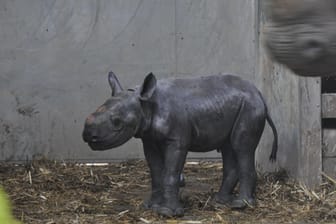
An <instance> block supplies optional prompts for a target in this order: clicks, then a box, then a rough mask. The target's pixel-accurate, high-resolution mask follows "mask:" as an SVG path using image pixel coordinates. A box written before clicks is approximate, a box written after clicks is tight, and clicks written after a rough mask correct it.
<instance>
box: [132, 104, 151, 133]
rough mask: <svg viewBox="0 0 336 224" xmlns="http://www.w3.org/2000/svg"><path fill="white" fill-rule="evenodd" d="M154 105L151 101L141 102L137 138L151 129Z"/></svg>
mask: <svg viewBox="0 0 336 224" xmlns="http://www.w3.org/2000/svg"><path fill="white" fill-rule="evenodd" d="M152 106H153V105H152V103H151V102H141V110H140V119H139V123H138V126H137V127H136V130H135V134H134V137H135V138H142V137H143V136H144V135H145V133H146V132H147V131H148V130H149V128H150V126H151V123H152V112H151V111H152V110H151V107H152Z"/></svg>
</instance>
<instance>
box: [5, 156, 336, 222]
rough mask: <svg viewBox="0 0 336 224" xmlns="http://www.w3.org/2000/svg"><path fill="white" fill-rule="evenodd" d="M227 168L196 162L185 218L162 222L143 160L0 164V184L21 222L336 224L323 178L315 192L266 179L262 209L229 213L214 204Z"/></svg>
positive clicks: (334, 186)
mask: <svg viewBox="0 0 336 224" xmlns="http://www.w3.org/2000/svg"><path fill="white" fill-rule="evenodd" d="M221 167H222V166H221V163H219V162H191V163H187V164H186V166H185V170H184V173H185V176H186V186H185V187H184V188H181V199H182V202H183V204H184V208H185V216H184V217H181V218H176V219H175V218H170V219H168V218H164V217H160V216H158V215H156V214H155V213H153V212H151V211H148V210H145V209H144V208H143V207H142V203H143V200H144V199H145V198H146V197H147V196H148V194H149V192H150V187H149V186H150V179H149V172H148V168H147V165H146V163H145V162H144V161H140V160H133V161H127V162H122V163H113V164H108V165H105V166H91V165H86V164H78V163H61V162H55V161H48V160H38V161H33V162H32V163H29V164H26V165H15V164H9V163H2V164H0V185H2V186H3V187H4V188H5V190H6V192H7V193H8V195H9V197H10V199H11V202H12V205H13V213H14V215H15V216H16V217H17V219H19V220H21V221H22V223H43V224H53V223H55V224H56V223H57V224H60V223H64V224H71V223H73V224H79V223H94V224H97V223H98V224H105V223H186V224H187V223H188V224H192V223H195V224H197V223H230V224H231V223H232V224H233V223H336V183H335V180H334V179H332V178H328V177H327V176H325V177H324V180H323V183H322V185H321V186H320V187H319V188H317V189H315V190H314V191H312V190H308V189H307V188H306V187H304V186H302V185H300V184H298V183H295V182H293V181H292V180H290V179H289V178H287V176H286V174H285V173H284V172H280V173H276V174H269V175H264V176H260V177H259V180H258V187H257V207H255V208H247V209H245V210H231V209H229V208H225V207H216V206H214V203H212V201H211V198H212V196H213V194H214V192H216V191H217V190H218V188H219V185H220V182H221Z"/></svg>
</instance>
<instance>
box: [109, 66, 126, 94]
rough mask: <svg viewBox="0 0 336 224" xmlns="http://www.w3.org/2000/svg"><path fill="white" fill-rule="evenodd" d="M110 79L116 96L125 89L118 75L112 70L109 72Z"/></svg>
mask: <svg viewBox="0 0 336 224" xmlns="http://www.w3.org/2000/svg"><path fill="white" fill-rule="evenodd" d="M108 81H109V84H110V87H111V90H112V96H115V95H116V94H117V93H119V92H121V91H123V88H122V87H121V85H120V82H119V80H118V78H117V76H116V75H115V74H114V73H113V72H112V71H111V72H109V74H108Z"/></svg>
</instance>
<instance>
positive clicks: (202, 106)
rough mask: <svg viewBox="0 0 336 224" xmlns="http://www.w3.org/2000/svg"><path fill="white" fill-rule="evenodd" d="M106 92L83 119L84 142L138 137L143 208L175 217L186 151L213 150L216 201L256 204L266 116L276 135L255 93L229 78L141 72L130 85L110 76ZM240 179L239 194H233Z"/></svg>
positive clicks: (106, 143) (105, 143) (99, 144)
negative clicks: (219, 168) (219, 167)
mask: <svg viewBox="0 0 336 224" xmlns="http://www.w3.org/2000/svg"><path fill="white" fill-rule="evenodd" d="M109 83H110V86H111V88H112V97H111V98H110V99H108V100H107V101H106V102H105V103H104V104H103V105H102V106H100V107H99V108H98V109H97V111H96V112H94V113H93V114H91V115H90V116H89V117H88V118H87V119H86V121H85V127H84V131H83V139H84V141H85V142H87V143H88V144H89V146H90V147H91V148H92V149H93V150H106V149H111V148H115V147H117V146H120V145H122V144H124V143H125V142H127V141H128V140H129V139H130V138H132V137H136V138H141V140H142V142H143V148H144V153H145V157H146V160H147V163H148V166H149V168H150V174H151V179H152V194H151V197H150V199H149V200H148V201H147V202H145V206H146V207H147V208H151V209H153V210H154V211H156V212H157V213H159V214H161V215H165V216H181V215H183V208H182V206H181V204H180V202H179V197H178V195H179V177H180V176H181V173H182V170H183V166H184V163H185V160H186V156H187V153H188V151H192V152H208V151H211V150H215V149H217V150H218V151H220V152H221V153H222V158H223V181H222V185H221V187H220V189H219V192H218V193H217V194H216V196H215V200H216V202H218V203H220V204H226V205H228V206H230V207H233V208H244V207H245V206H246V205H247V203H248V204H250V205H254V204H255V199H254V192H255V187H256V176H257V175H256V171H255V165H254V161H255V149H256V147H257V145H258V143H259V140H260V137H261V135H262V132H263V130H264V126H265V121H266V120H267V121H268V122H269V123H270V125H271V127H272V129H273V133H274V143H273V150H272V154H271V156H270V159H271V160H275V158H276V150H277V133H276V129H275V127H274V124H273V122H272V120H271V118H270V117H269V115H268V112H267V108H266V105H265V103H264V100H263V98H262V96H261V94H260V93H259V91H258V90H257V89H256V88H255V87H254V86H253V85H252V84H250V83H249V82H247V81H243V80H242V79H240V78H239V77H237V76H233V75H216V76H206V77H201V78H189V79H166V80H160V81H156V78H155V76H154V75H153V74H149V75H147V77H146V78H145V80H144V82H143V84H142V85H141V86H140V87H139V88H137V89H135V90H123V89H122V88H121V86H120V83H119V81H118V79H117V77H116V76H115V75H114V74H113V73H112V72H111V73H109ZM238 181H239V182H240V186H239V192H240V193H239V196H238V197H234V195H233V193H232V191H233V189H234V187H235V186H236V184H237V182H238Z"/></svg>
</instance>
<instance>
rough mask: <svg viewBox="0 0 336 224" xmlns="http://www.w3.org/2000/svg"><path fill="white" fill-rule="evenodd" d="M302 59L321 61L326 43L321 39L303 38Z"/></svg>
mask: <svg viewBox="0 0 336 224" xmlns="http://www.w3.org/2000/svg"><path fill="white" fill-rule="evenodd" d="M301 47H302V57H303V58H305V59H307V60H311V61H314V60H317V59H319V58H320V57H321V56H322V55H323V53H324V51H325V42H324V41H323V40H322V39H321V38H314V37H309V38H303V39H301Z"/></svg>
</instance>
